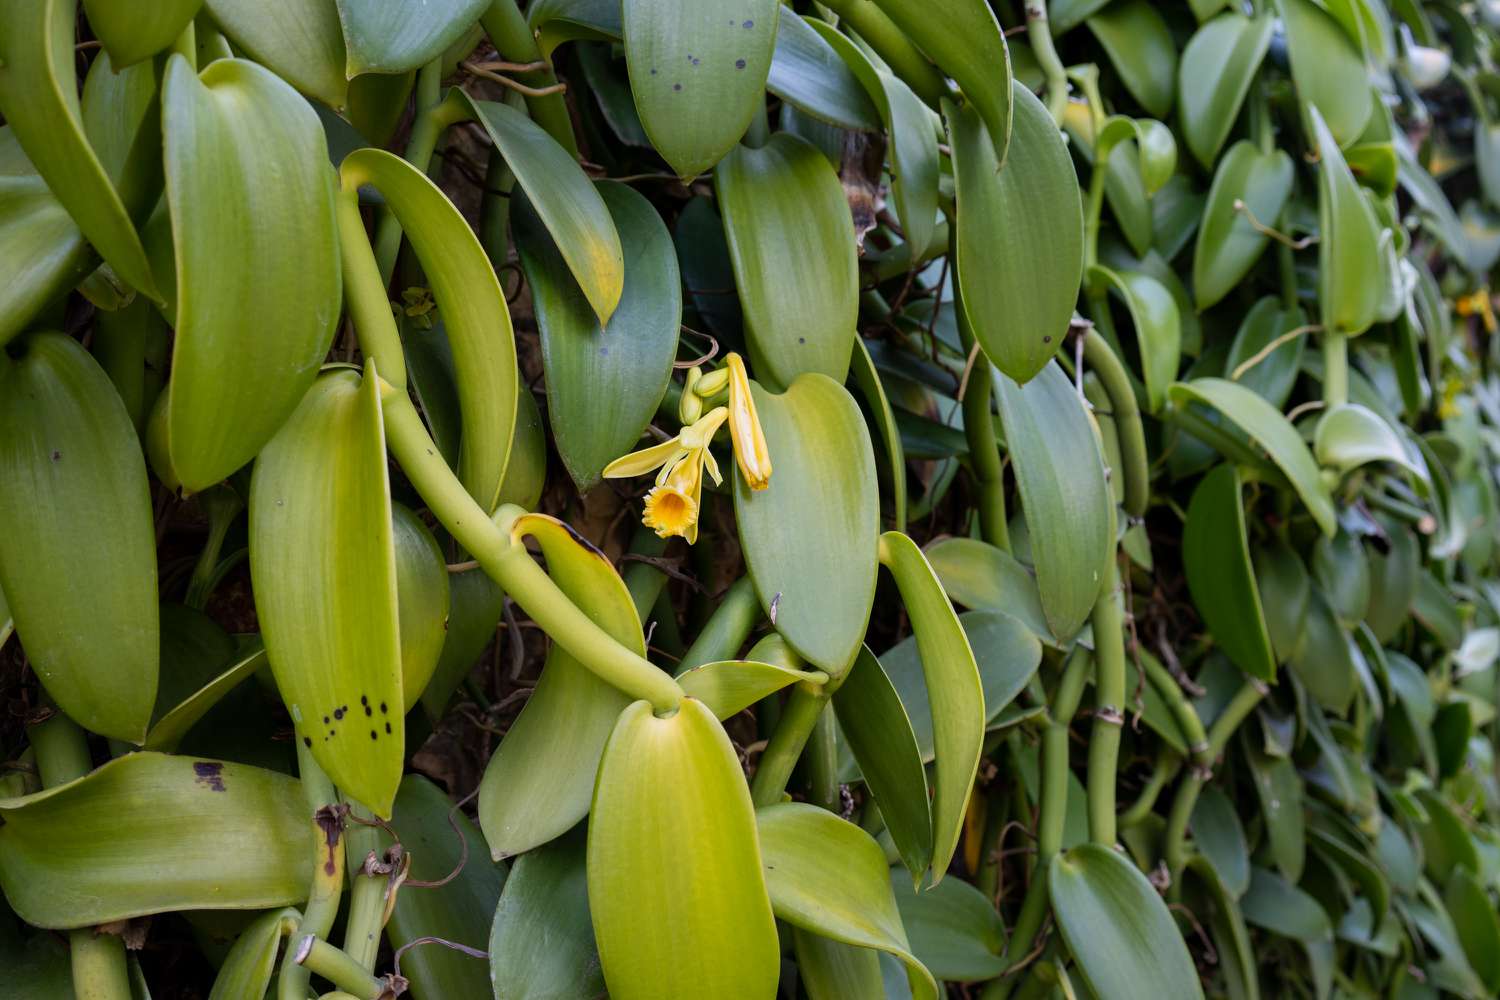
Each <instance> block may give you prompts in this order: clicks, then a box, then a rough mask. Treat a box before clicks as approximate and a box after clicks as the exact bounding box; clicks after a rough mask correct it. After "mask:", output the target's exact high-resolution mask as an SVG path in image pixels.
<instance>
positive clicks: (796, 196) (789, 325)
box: [714, 132, 859, 388]
mask: <svg viewBox="0 0 1500 1000" xmlns="http://www.w3.org/2000/svg"><path fill="white" fill-rule="evenodd" d="M714 185H715V187H716V188H717V189H718V193H719V208H720V210H721V211H722V212H723V213H724V234H725V236H726V238H727V239H728V242H729V257H730V260H731V262H732V263H733V265H734V278H735V286H736V287H737V288H738V289H739V299H740V305H741V306H742V307H743V308H744V311H745V336H746V340H747V343H748V344H749V347H750V359H751V364H752V367H753V368H754V370H755V373H756V376H757V377H758V378H760V379H761V380H762V381H763V382H765V384H766V385H768V386H772V387H776V388H780V387H783V386H788V385H791V383H792V380H793V379H795V378H796V377H797V376H798V375H800V374H802V373H803V372H821V373H823V374H824V375H827V376H828V377H829V378H832V379H833V380H834V381H836V382H842V381H843V380H844V376H845V375H847V374H848V372H849V355H850V352H851V351H852V350H853V348H854V336H855V332H854V324H855V318H856V313H857V311H858V296H859V277H858V270H859V266H858V261H857V259H856V251H855V242H854V221H853V219H852V218H851V216H850V214H849V204H848V202H847V201H846V200H845V197H844V188H843V185H842V184H841V183H840V182H839V179H838V175H837V174H836V173H835V172H834V169H833V166H832V165H831V164H829V162H828V160H827V159H826V158H825V157H824V156H823V154H822V153H820V152H818V150H817V148H816V147H815V146H813V145H812V144H811V143H809V142H807V141H806V140H803V139H799V138H798V137H796V136H794V135H792V134H790V133H786V132H778V133H776V134H775V135H774V136H772V137H771V140H770V141H769V142H767V143H766V144H765V145H764V146H761V147H760V148H759V149H752V148H750V147H749V146H737V147H735V149H733V150H732V151H731V152H730V153H729V155H727V156H725V157H724V161H723V162H722V163H720V164H719V167H718V169H717V170H716V171H715V172H714Z"/></svg>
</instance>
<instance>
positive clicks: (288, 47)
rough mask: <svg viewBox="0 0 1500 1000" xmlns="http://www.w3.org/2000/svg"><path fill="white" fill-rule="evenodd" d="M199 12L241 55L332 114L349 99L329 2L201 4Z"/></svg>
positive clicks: (339, 32) (216, 0) (222, 0)
mask: <svg viewBox="0 0 1500 1000" xmlns="http://www.w3.org/2000/svg"><path fill="white" fill-rule="evenodd" d="M203 6H204V9H205V10H207V12H208V15H209V16H210V17H212V18H213V19H214V23H215V24H217V25H218V26H219V30H220V31H222V32H224V34H225V35H227V36H229V40H230V41H232V42H234V44H235V45H236V46H238V47H239V48H241V49H243V50H244V51H245V53H246V54H247V55H248V56H250V57H251V58H252V59H254V60H255V61H256V62H259V63H261V64H263V65H265V66H266V67H268V68H269V69H271V70H272V71H273V72H274V73H275V74H276V75H277V76H279V77H281V78H282V79H283V80H285V81H286V82H287V83H290V84H291V85H292V86H293V87H296V88H297V89H298V90H300V91H301V92H302V93H304V94H306V95H307V96H308V97H312V98H316V99H317V100H319V101H322V102H323V103H324V104H326V105H328V106H329V107H331V108H333V109H335V110H337V109H339V108H342V107H343V106H344V101H345V100H346V99H347V98H348V94H349V81H348V79H347V78H346V77H345V76H344V64H345V60H346V53H345V51H344V35H343V26H342V25H341V24H340V22H339V11H338V7H337V6H336V5H335V4H333V3H330V2H329V0H281V2H280V3H277V4H276V6H275V7H274V8H273V7H267V6H266V5H265V3H263V2H262V0H203Z"/></svg>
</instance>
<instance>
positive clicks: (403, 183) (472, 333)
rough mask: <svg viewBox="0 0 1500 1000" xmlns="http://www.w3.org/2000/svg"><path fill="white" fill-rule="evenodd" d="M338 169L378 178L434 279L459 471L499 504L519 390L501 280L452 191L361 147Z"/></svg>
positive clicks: (482, 498)
mask: <svg viewBox="0 0 1500 1000" xmlns="http://www.w3.org/2000/svg"><path fill="white" fill-rule="evenodd" d="M517 113H519V112H517ZM548 141H549V142H550V141H551V140H550V139H548ZM339 172H340V174H341V175H342V177H343V183H344V187H345V190H346V191H348V190H350V189H351V188H358V187H360V186H361V185H364V184H373V185H374V186H375V187H376V188H377V189H378V190H379V191H380V193H381V194H383V195H384V196H385V199H386V204H387V205H388V206H390V209H391V211H392V212H394V213H395V215H396V217H397V218H398V219H400V220H401V226H402V228H403V229H404V230H405V231H406V235H407V238H408V239H410V240H411V245H412V248H413V249H414V250H415V251H416V255H417V259H418V260H420V261H421V263H422V269H423V271H424V272H425V273H426V275H427V280H428V281H429V282H430V283H431V285H432V297H433V299H435V300H436V302H437V305H438V308H439V309H440V310H441V311H442V314H443V327H444V331H445V332H446V334H447V337H448V344H449V346H450V347H451V348H452V350H453V372H454V380H455V382H456V383H457V385H458V402H459V410H460V412H461V414H462V419H463V434H462V436H461V437H460V439H459V460H458V476H459V479H461V480H462V481H463V484H464V487H465V488H466V489H467V490H468V491H469V495H470V496H472V497H473V498H474V500H475V501H476V502H477V503H478V504H479V505H480V506H481V507H483V508H484V509H485V511H486V512H489V511H493V510H494V509H495V507H496V505H497V504H498V503H499V497H500V487H501V484H502V483H503V482H504V480H505V469H506V466H507V464H508V463H509V458H510V442H511V439H512V437H513V435H514V434H515V424H516V407H517V401H516V397H517V395H518V394H519V392H520V385H519V382H520V380H519V376H518V375H517V373H516V347H515V335H514V333H513V332H512V330H511V325H510V310H509V309H508V308H507V307H506V305H505V293H504V292H502V291H501V290H500V281H499V279H498V278H496V277H495V271H494V268H492V267H491V266H490V262H489V258H488V257H486V256H485V254H484V248H483V247H482V246H480V244H479V239H478V237H476V236H475V235H474V231H473V230H472V229H470V228H469V224H468V223H467V222H465V221H464V217H463V216H462V215H461V214H459V211H458V209H457V208H455V207H454V205H453V203H452V202H451V201H449V200H448V197H447V195H445V194H443V192H442V191H441V190H440V189H439V188H438V187H437V185H436V184H433V183H432V181H430V180H428V179H427V175H426V174H424V173H422V172H421V171H420V170H417V169H416V168H415V167H413V166H412V165H411V164H409V163H407V162H406V161H405V160H403V159H401V157H399V156H395V155H393V154H391V153H387V152H385V151H384V150H380V149H359V150H355V151H354V152H353V153H350V154H349V155H348V156H347V157H345V158H344V162H343V164H342V165H341V166H340V167H339Z"/></svg>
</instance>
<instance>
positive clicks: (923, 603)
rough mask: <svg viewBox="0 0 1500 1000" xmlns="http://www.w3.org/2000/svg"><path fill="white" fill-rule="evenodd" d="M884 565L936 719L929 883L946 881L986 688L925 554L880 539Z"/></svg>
mask: <svg viewBox="0 0 1500 1000" xmlns="http://www.w3.org/2000/svg"><path fill="white" fill-rule="evenodd" d="M880 562H881V564H882V565H884V566H885V567H886V568H887V569H889V570H890V571H891V576H893V577H894V578H895V580H896V586H897V588H898V589H899V590H900V591H901V600H902V602H903V603H904V604H905V605H906V612H907V614H908V615H909V616H910V618H911V624H912V631H913V632H914V633H915V634H916V639H917V649H918V651H919V653H920V655H921V659H922V676H923V678H924V679H925V680H926V682H927V697H928V703H929V705H930V707H931V712H932V737H933V750H934V760H935V768H934V770H935V774H934V777H933V782H932V786H933V795H932V845H933V846H932V881H933V883H934V884H936V883H938V882H941V881H942V879H943V874H944V873H945V872H946V871H947V870H948V863H949V861H951V860H952V858H953V853H954V851H956V850H957V849H958V840H959V837H960V835H961V834H962V833H963V821H964V814H965V812H966V811H967V809H968V805H969V792H970V791H971V789H972V788H973V785H974V775H975V774H976V773H977V771H978V769H979V755H980V751H981V750H982V748H983V743H984V726H985V721H986V720H985V712H984V687H983V685H982V684H981V683H980V680H979V667H978V665H977V664H976V663H975V662H974V651H973V649H971V648H970V646H969V637H968V636H967V635H966V634H965V633H964V629H963V626H962V625H961V624H959V621H958V615H956V614H955V613H954V611H953V605H952V604H950V603H949V602H948V595H947V594H945V593H943V588H942V585H941V584H940V583H938V579H937V574H935V573H934V572H933V571H932V567H931V566H929V565H928V563H927V558H926V557H925V556H924V555H922V550H921V549H919V548H917V543H916V542H913V541H912V540H911V539H910V538H908V537H907V536H906V535H904V534H902V533H901V532H899V531H887V532H886V533H885V534H883V535H881V536H880Z"/></svg>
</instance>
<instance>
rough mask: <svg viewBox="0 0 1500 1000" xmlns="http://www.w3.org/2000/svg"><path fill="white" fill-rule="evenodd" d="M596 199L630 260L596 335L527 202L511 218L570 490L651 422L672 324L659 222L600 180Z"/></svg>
mask: <svg viewBox="0 0 1500 1000" xmlns="http://www.w3.org/2000/svg"><path fill="white" fill-rule="evenodd" d="M599 193H600V194H601V195H602V196H603V198H604V202H605V205H606V206H607V207H608V209H609V211H610V213H611V214H612V216H613V217H614V228H615V229H617V230H618V232H619V234H620V239H621V242H622V246H623V248H624V251H625V253H626V255H627V256H628V258H629V260H630V273H629V276H628V279H627V280H626V283H625V291H624V294H623V295H622V296H621V298H620V304H619V306H618V308H616V310H615V312H614V315H613V317H612V318H611V320H610V324H609V326H608V327H604V328H601V327H600V325H599V321H598V319H597V317H596V316H595V315H594V313H593V310H592V309H590V308H589V305H588V301H587V299H586V298H585V296H584V295H583V292H582V290H581V289H580V288H579V287H578V283H577V282H576V281H574V279H573V276H572V275H571V274H569V273H568V269H567V265H566V263H565V262H564V260H563V258H562V255H561V254H560V253H559V252H558V250H557V247H556V244H554V243H553V242H552V240H551V238H550V237H549V236H548V235H547V232H546V229H545V228H544V227H543V226H542V225H541V220H540V219H539V218H538V217H537V215H536V213H535V212H534V211H533V210H532V209H531V204H530V202H529V201H525V200H519V201H518V203H517V204H514V205H513V209H512V216H511V218H512V225H513V227H514V230H515V234H516V236H515V238H516V247H517V249H518V250H519V252H520V256H521V264H522V266H523V267H524V268H525V271H526V283H527V284H528V285H530V286H531V299H532V307H533V308H534V309H535V311H536V318H537V326H538V328H539V329H540V330H541V335H542V338H541V339H542V367H543V370H544V371H545V373H546V377H547V418H548V420H549V421H550V422H551V424H552V433H553V436H554V437H555V438H556V440H557V451H558V453H559V454H560V455H561V456H562V460H563V465H564V466H565V467H566V468H567V470H568V474H569V475H570V476H572V477H573V482H574V483H575V484H576V485H577V486H578V490H579V492H587V491H588V490H589V489H591V488H592V487H593V486H594V485H595V484H597V483H598V482H599V479H600V474H601V473H602V472H603V471H604V467H605V466H606V465H608V464H609V463H610V462H611V461H612V460H614V459H616V458H618V457H619V456H621V455H623V454H624V453H625V452H627V451H629V450H630V449H631V447H632V446H633V445H634V444H635V442H636V441H638V440H639V439H640V436H641V433H642V432H643V431H644V430H645V429H646V425H647V424H649V423H650V422H651V418H652V417H653V416H655V415H656V407H657V404H658V403H660V402H661V398H662V396H663V395H664V394H665V393H666V391H667V381H668V380H669V379H670V378H671V375H672V362H673V361H674V360H675V358H676V354H677V337H678V327H679V326H680V325H681V323H682V281H681V279H680V278H679V276H678V272H677V252H676V250H675V249H674V247H673V246H672V237H671V235H670V234H669V233H668V232H667V227H666V226H665V225H664V224H663V223H662V221H661V216H659V215H657V214H656V209H654V208H652V207H651V203H650V202H649V201H647V200H646V199H645V198H644V197H643V196H641V195H639V194H637V193H636V192H635V191H632V190H631V189H630V188H628V187H625V186H624V185H623V184H615V183H612V182H601V183H600V184H599Z"/></svg>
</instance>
